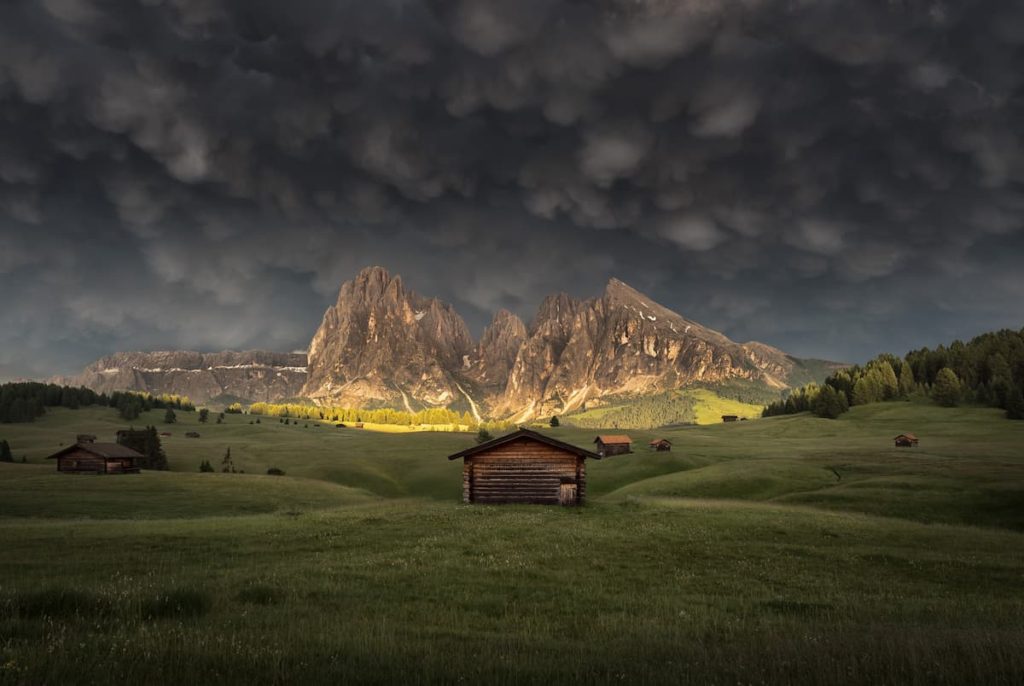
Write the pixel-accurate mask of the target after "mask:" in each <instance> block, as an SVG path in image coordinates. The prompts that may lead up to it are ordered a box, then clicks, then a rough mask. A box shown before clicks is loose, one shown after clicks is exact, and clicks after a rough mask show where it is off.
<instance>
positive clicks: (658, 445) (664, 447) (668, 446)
mask: <svg viewBox="0 0 1024 686" xmlns="http://www.w3.org/2000/svg"><path fill="white" fill-rule="evenodd" d="M647 445H648V446H650V448H651V450H656V451H657V452H659V453H667V452H669V451H670V450H672V441H670V440H668V439H667V438H655V439H654V440H653V441H651V442H650V443H648V444H647Z"/></svg>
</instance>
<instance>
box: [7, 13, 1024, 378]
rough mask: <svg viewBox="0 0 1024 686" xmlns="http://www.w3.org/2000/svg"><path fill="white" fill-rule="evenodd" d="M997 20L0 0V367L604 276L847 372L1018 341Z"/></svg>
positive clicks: (1023, 202) (227, 341)
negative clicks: (394, 281)
mask: <svg viewBox="0 0 1024 686" xmlns="http://www.w3.org/2000/svg"><path fill="white" fill-rule="evenodd" d="M1022 84H1024V3H1022V2H1019V1H1018V0H1004V1H1001V2H995V1H992V2H927V1H924V0H922V1H917V0H899V1H897V0H890V1H889V2H865V1H863V0H856V1H854V0H851V1H849V2H829V1H828V0H779V1H773V0H737V1H735V2H727V1H725V0H693V1H690V2H687V1H685V0H593V1H589V2H588V1H583V0H516V1H515V2H511V1H509V0H463V1H461V2H458V1H449V0H422V1H420V0H373V1H372V2H371V1H369V0H358V1H345V0H288V1H287V2H281V1H280V0H102V1H101V0H6V1H5V2H0V379H2V378H14V377H20V376H45V375H49V374H51V373H65V372H71V371H75V370H78V369H80V368H81V367H82V366H84V365H85V364H86V363H87V362H89V361H91V360H92V359H95V358H97V357H99V356H101V355H104V354H107V353H110V352H113V351H117V350H153V349H174V348H188V349H198V350H220V349H226V348H232V349H243V348H266V349H276V350H292V349H304V348H305V347H306V345H307V344H308V342H309V339H310V337H311V336H312V334H313V332H314V330H315V328H316V326H317V325H318V324H319V320H320V317H321V316H322V314H323V311H324V308H325V307H326V306H327V305H329V304H330V303H332V302H333V300H334V298H335V295H336V293H337V289H338V286H339V285H340V283H341V282H342V281H343V280H345V279H348V278H351V277H352V276H353V275H354V274H355V273H356V272H357V271H358V270H359V269H360V268H361V267H363V266H366V265H370V264H380V265H383V266H385V267H387V268H388V269H389V270H391V271H392V272H398V273H401V274H402V275H403V278H404V279H405V281H406V283H407V284H408V285H409V286H410V287H412V288H414V289H415V290H417V291H419V292H420V293H423V294H425V295H436V296H438V297H440V298H442V299H443V300H446V301H449V302H451V303H453V304H454V305H455V306H456V308H457V309H458V310H459V312H460V313H461V314H462V315H463V316H464V317H465V318H466V320H467V322H468V323H469V325H470V327H471V329H473V330H474V332H476V333H477V334H478V333H479V331H480V329H482V327H483V326H484V324H486V322H487V321H489V319H490V316H491V314H492V313H493V311H494V310H495V309H497V308H499V307H507V308H509V309H511V310H513V311H515V312H517V313H518V314H520V315H521V316H523V317H524V319H526V320H527V321H528V320H529V318H530V317H531V316H532V314H533V312H534V311H535V309H536V307H537V304H538V303H539V301H540V299H541V298H542V297H543V296H544V295H545V294H547V293H550V292H552V291H557V290H566V291H568V292H570V293H572V294H574V295H577V296H591V295H596V294H598V293H599V292H600V291H601V289H602V288H603V287H604V284H605V282H606V281H607V280H608V278H609V277H612V276H616V277H618V278H620V279H622V280H623V281H626V282H627V283H630V284H631V285H633V286H635V287H636V288H638V289H640V290H642V291H644V292H646V293H648V294H649V295H650V296H651V297H653V298H655V299H656V300H658V301H660V302H662V303H663V304H665V305H666V306H668V307H671V308H673V309H675V310H677V311H678V312H680V313H681V314H683V315H685V316H687V317H689V318H691V319H695V320H697V321H700V322H702V323H704V324H706V325H708V326H711V327H713V328H716V329H719V330H721V331H723V332H724V333H726V334H727V335H729V336H730V337H732V338H733V339H735V340H739V341H746V340H751V339H755V340H761V341H764V342H767V343H771V344H773V345H777V346H779V347H781V348H783V349H785V350H787V351H789V352H792V353H794V354H798V355H803V356H817V357H825V358H831V359H839V360H851V361H861V360H864V359H866V358H868V357H871V356H873V355H874V354H876V353H877V352H881V351H892V352H896V353H903V352H905V351H906V350H908V349H910V348H913V347H918V346H921V345H926V344H927V345H934V344H936V343H939V342H944V341H948V340H951V339H953V338H955V337H969V336H971V335H974V334H977V333H980V332H982V331H985V330H989V329H993V328H999V327H1007V326H1008V327H1013V328H1019V327H1021V326H1022V325H1024V297H1022V295H1024V140H1022V139H1024V88H1022Z"/></svg>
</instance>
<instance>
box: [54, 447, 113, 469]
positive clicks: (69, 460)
mask: <svg viewBox="0 0 1024 686" xmlns="http://www.w3.org/2000/svg"><path fill="white" fill-rule="evenodd" d="M57 471H58V472H92V473H96V472H98V473H100V474H102V473H103V472H105V471H106V460H104V459H103V458H102V457H100V456H99V455H94V454H92V453H90V452H88V451H86V450H73V451H71V452H69V453H67V454H65V455H61V456H60V457H58V458H57Z"/></svg>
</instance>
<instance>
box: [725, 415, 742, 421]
mask: <svg viewBox="0 0 1024 686" xmlns="http://www.w3.org/2000/svg"><path fill="white" fill-rule="evenodd" d="M739 419H740V418H739V416H738V415H734V414H723V415H722V421H723V422H738V421H739Z"/></svg>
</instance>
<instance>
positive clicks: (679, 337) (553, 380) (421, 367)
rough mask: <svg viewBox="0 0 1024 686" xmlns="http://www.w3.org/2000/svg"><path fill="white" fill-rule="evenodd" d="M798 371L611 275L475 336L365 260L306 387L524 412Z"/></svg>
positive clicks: (361, 397) (322, 340) (366, 399)
mask: <svg viewBox="0 0 1024 686" xmlns="http://www.w3.org/2000/svg"><path fill="white" fill-rule="evenodd" d="M801 372H806V370H805V369H804V367H803V363H802V361H800V360H798V359H797V358H794V357H792V356H789V355H787V354H786V353H784V352H782V351H781V350H778V349H777V348H773V347H771V346H767V345H764V344H761V343H756V342H753V343H749V344H740V343H736V342H734V341H732V340H730V339H729V338H728V337H726V336H724V335H723V334H721V333H719V332H717V331H714V330H712V329H708V328H707V327H704V326H702V325H701V324H699V323H697V322H694V321H691V320H689V319H686V318H684V317H682V316H681V315H679V314H677V313H675V312H672V311H671V310H669V309H668V308H665V307H663V306H662V305H659V304H658V303H656V302H654V301H652V300H651V299H650V298H648V297H647V296H645V295H643V294H642V293H640V292H638V291H636V290H635V289H633V288H631V287H630V286H628V285H627V284H625V283H623V282H622V281H619V280H618V279H612V280H611V281H610V282H609V283H608V286H607V288H606V289H605V291H604V293H603V294H602V295H601V296H600V297H597V298H592V299H589V300H578V299H576V298H573V297H571V296H569V295H567V294H564V293H560V294H556V295H552V296H548V297H547V298H545V299H544V301H543V302H542V303H541V305H540V308H539V309H538V312H537V315H536V317H535V318H534V319H533V321H532V322H531V323H530V326H529V327H528V328H527V327H525V326H524V325H523V323H522V321H521V320H520V319H519V318H518V317H516V316H515V315H514V314H511V313H509V312H507V311H501V312H498V313H497V314H496V315H495V318H494V321H493V322H492V323H491V325H490V326H488V327H487V329H486V330H485V332H484V334H483V336H482V337H481V340H480V341H479V343H477V344H476V345H475V346H474V345H473V342H472V339H471V338H470V336H469V334H468V332H467V329H466V326H465V323H464V322H463V321H462V319H461V318H460V317H459V316H458V314H457V313H455V311H454V310H453V309H452V308H451V307H450V306H448V305H445V304H443V303H440V302H439V301H438V300H436V299H432V300H428V299H426V298H423V297H422V296H419V295H417V294H416V293H414V292H412V291H409V290H407V289H406V288H405V287H404V285H403V284H402V282H401V279H400V277H398V276H395V277H392V276H391V275H389V274H388V273H387V272H386V271H385V270H384V269H382V268H380V267H371V268H368V269H366V270H364V271H363V272H361V273H360V274H359V275H358V276H357V277H356V278H355V279H354V280H353V281H351V282H348V283H346V284H344V285H343V286H342V288H341V290H340V292H339V296H338V301H337V303H336V304H335V305H334V306H333V307H331V308H329V309H328V310H327V312H326V313H325V315H324V319H323V323H322V324H321V326H320V329H319V330H318V331H317V333H316V335H315V336H314V338H313V343H312V344H311V346H310V354H309V379H308V381H307V383H306V386H305V388H304V389H303V395H305V396H306V397H309V398H312V399H314V400H316V401H318V402H322V403H331V404H341V405H365V404H368V403H372V404H386V405H392V406H396V407H402V406H404V407H406V408H411V407H412V406H413V405H416V406H423V405H427V406H434V405H450V404H453V403H454V404H461V403H463V402H465V403H467V404H468V406H469V408H470V409H472V411H473V412H474V413H476V414H478V415H489V416H499V417H513V418H515V419H517V420H520V421H525V420H527V419H530V418H533V417H536V416H542V415H547V414H556V413H564V412H571V411H573V410H577V409H581V408H583V407H584V406H585V404H586V403H587V402H588V401H593V400H596V399H599V398H604V397H608V396H622V395H630V394H647V393H655V392H661V391H665V390H671V389H676V388H681V387H685V386H688V385H691V384H694V383H712V384H713V383H718V382H723V381H728V380H732V379H743V380H747V381H751V382H754V383H758V384H763V385H764V386H765V387H768V388H772V389H776V390H782V389H784V388H787V387H789V386H790V385H791V383H790V380H791V378H793V377H794V376H800V377H801V379H803V376H806V374H800V373H801ZM801 383H802V380H801ZM413 401H415V402H413Z"/></svg>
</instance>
